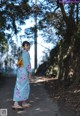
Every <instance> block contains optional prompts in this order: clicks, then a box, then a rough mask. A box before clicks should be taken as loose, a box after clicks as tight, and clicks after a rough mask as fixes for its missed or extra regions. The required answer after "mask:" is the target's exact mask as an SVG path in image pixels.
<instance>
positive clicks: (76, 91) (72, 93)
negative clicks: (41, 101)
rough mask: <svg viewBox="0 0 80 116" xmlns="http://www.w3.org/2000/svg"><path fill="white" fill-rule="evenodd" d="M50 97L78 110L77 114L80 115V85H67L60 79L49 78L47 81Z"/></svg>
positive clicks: (46, 86) (46, 85)
mask: <svg viewBox="0 0 80 116" xmlns="http://www.w3.org/2000/svg"><path fill="white" fill-rule="evenodd" d="M45 88H46V89H47V91H48V93H49V95H50V97H51V98H52V99H55V100H56V101H57V102H60V103H62V104H65V106H67V107H68V108H70V109H72V110H74V111H76V112H77V113H76V116H80V85H79V84H77V85H75V84H74V83H73V84H71V85H66V86H65V84H64V82H59V81H58V80H54V79H53V80H49V81H48V82H47V83H45Z"/></svg>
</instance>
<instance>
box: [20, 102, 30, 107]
mask: <svg viewBox="0 0 80 116" xmlns="http://www.w3.org/2000/svg"><path fill="white" fill-rule="evenodd" d="M22 107H23V108H29V107H31V104H29V103H25V104H22Z"/></svg>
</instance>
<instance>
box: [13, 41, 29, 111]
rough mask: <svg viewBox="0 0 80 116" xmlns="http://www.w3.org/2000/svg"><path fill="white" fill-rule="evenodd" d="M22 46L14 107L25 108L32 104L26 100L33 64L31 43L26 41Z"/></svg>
mask: <svg viewBox="0 0 80 116" xmlns="http://www.w3.org/2000/svg"><path fill="white" fill-rule="evenodd" d="M22 47H23V50H22V53H21V59H20V61H19V62H18V64H17V65H18V70H17V79H16V84H15V88H14V95H13V101H14V105H13V106H12V108H13V109H23V108H25V107H29V106H30V104H29V103H27V102H26V101H27V99H28V98H29V94H30V85H29V78H31V64H30V55H29V52H28V50H29V49H30V43H29V42H27V41H24V42H23V44H22ZM19 102H22V105H19Z"/></svg>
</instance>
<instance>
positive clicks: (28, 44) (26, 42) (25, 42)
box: [22, 41, 30, 47]
mask: <svg viewBox="0 0 80 116" xmlns="http://www.w3.org/2000/svg"><path fill="white" fill-rule="evenodd" d="M26 44H27V46H30V43H29V42H28V41H24V42H23V43H22V46H23V47H24V46H25V45H26Z"/></svg>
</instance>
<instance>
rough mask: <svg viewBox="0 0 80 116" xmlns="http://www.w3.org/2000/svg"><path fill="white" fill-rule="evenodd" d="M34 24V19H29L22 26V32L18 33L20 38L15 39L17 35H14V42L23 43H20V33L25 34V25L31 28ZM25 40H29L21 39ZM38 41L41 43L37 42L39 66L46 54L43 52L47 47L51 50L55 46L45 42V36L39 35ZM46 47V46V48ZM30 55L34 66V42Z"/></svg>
mask: <svg viewBox="0 0 80 116" xmlns="http://www.w3.org/2000/svg"><path fill="white" fill-rule="evenodd" d="M33 25H34V21H30V20H27V21H26V25H25V26H21V28H22V31H21V32H20V34H19V35H18V40H16V39H15V37H13V40H14V42H15V43H17V45H18V46H20V45H21V43H20V39H19V38H20V37H19V36H20V35H24V29H25V27H27V28H29V27H31V26H33ZM25 40H27V41H28V38H23V39H22V40H21V41H22V42H23V41H25ZM37 43H39V44H37V57H38V59H37V61H38V63H37V64H38V66H39V64H41V60H42V58H43V56H45V54H44V53H43V51H44V50H45V51H46V50H47V49H46V48H48V49H50V50H51V48H53V47H52V46H53V45H52V44H51V43H46V42H44V41H43V38H42V37H41V36H39V37H38V38H37ZM40 44H41V45H40ZM45 47H46V48H45ZM29 52H30V57H31V66H32V68H34V44H33V45H32V46H31V48H30V51H29ZM48 54H49V53H48Z"/></svg>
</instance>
